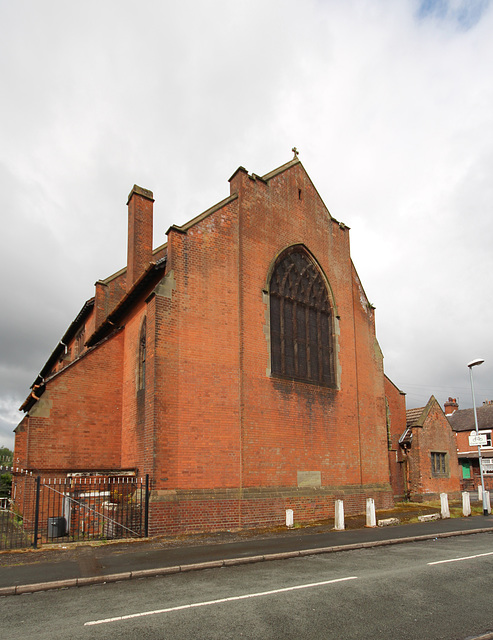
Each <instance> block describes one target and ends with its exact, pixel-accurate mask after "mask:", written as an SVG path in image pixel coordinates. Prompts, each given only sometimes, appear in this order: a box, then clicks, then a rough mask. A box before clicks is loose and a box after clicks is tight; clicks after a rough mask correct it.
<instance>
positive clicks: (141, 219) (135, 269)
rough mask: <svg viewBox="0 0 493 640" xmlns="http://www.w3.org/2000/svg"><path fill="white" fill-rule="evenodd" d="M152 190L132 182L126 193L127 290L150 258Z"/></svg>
mask: <svg viewBox="0 0 493 640" xmlns="http://www.w3.org/2000/svg"><path fill="white" fill-rule="evenodd" d="M153 202H154V198H153V197H152V191H149V189H143V188H142V187H138V186H137V185H136V184H134V186H133V189H132V191H131V192H130V193H129V195H128V201H127V205H128V251H127V291H129V290H130V289H131V288H132V286H133V285H134V283H135V281H136V280H138V278H139V277H140V276H141V275H142V273H143V272H144V270H145V268H146V267H147V265H148V264H149V262H150V261H151V258H152V224H153V221H152V207H153Z"/></svg>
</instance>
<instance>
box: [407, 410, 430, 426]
mask: <svg viewBox="0 0 493 640" xmlns="http://www.w3.org/2000/svg"><path fill="white" fill-rule="evenodd" d="M425 409H426V407H420V408H419V409H408V410H407V411H406V427H412V426H413V425H414V424H416V422H417V421H418V420H419V418H420V416H421V414H422V413H423V411H424V410H425Z"/></svg>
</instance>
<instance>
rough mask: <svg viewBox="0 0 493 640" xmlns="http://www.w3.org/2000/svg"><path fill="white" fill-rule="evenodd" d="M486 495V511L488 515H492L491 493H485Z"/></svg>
mask: <svg viewBox="0 0 493 640" xmlns="http://www.w3.org/2000/svg"><path fill="white" fill-rule="evenodd" d="M484 495H485V498H486V500H485V502H486V511H487V512H488V513H491V502H490V492H489V491H485V492H484Z"/></svg>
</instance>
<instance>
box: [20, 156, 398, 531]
mask: <svg viewBox="0 0 493 640" xmlns="http://www.w3.org/2000/svg"><path fill="white" fill-rule="evenodd" d="M229 182H230V195H229V196H228V197H227V198H225V199H224V200H223V201H222V202H220V203H219V204H217V205H215V206H213V207H211V208H210V209H208V210H207V211H205V212H204V213H202V214H200V215H199V216H197V217H196V218H194V219H193V220H191V221H190V222H188V223H187V224H184V225H182V226H172V227H170V229H169V230H168V232H167V242H166V243H165V244H163V245H161V246H160V247H158V248H157V249H154V250H153V249H152V244H151V243H152V211H153V201H154V200H153V194H152V192H151V191H148V190H146V189H142V188H140V187H137V186H134V188H133V189H132V191H131V193H130V195H129V198H128V224H129V238H128V261H127V266H126V268H124V269H122V270H121V271H118V272H117V273H115V274H114V275H112V276H110V277H108V278H106V279H104V280H101V281H98V282H97V283H96V290H95V296H94V298H93V299H91V300H89V301H88V302H87V303H86V304H85V305H84V306H83V308H82V310H81V312H80V313H79V315H78V316H77V318H76V319H75V320H74V322H73V323H72V325H71V326H70V327H69V329H68V330H67V332H66V333H65V335H64V337H63V338H62V341H61V342H60V344H59V345H58V346H57V347H56V349H55V350H54V352H53V353H52V355H51V356H50V358H49V359H48V361H47V363H46V365H45V366H44V367H43V369H42V370H41V372H40V374H39V376H38V377H37V379H36V381H35V382H34V384H33V387H32V392H31V394H30V396H29V397H28V398H27V399H26V401H25V403H24V404H23V406H22V409H23V410H24V411H25V412H26V415H25V418H24V419H23V420H22V422H21V423H20V425H19V426H18V427H17V429H16V444H15V456H16V459H17V460H16V462H17V464H19V465H21V466H22V467H23V468H27V469H31V470H33V471H35V472H37V473H41V474H43V475H50V474H53V473H56V474H58V475H60V474H70V473H78V474H86V475H97V474H100V475H105V474H106V475H107V474H111V473H127V474H138V475H141V474H146V473H148V474H149V475H150V477H151V483H152V494H151V512H150V531H151V533H164V532H179V531H201V530H207V529H209V530H210V529H225V528H232V527H251V526H258V525H265V524H279V523H281V522H283V521H284V518H285V509H287V508H292V509H293V510H294V516H295V520H298V521H308V520H315V519H319V518H326V517H328V516H332V515H333V505H334V500H335V499H336V498H343V499H344V502H345V510H346V512H347V513H351V512H360V511H362V510H364V505H365V499H366V498H367V497H373V498H375V501H376V505H377V508H382V507H388V506H390V505H391V504H392V501H393V498H392V489H391V485H390V479H389V462H388V438H387V426H386V403H385V391H384V374H383V358H382V353H381V351H380V348H379V345H378V342H377V340H376V337H375V317H374V309H373V307H372V305H371V304H370V303H369V302H368V299H367V297H366V295H365V292H364V290H363V287H362V285H361V282H360V280H359V277H358V275H357V273H356V270H355V268H354V265H353V263H352V261H351V256H350V249H349V230H348V228H347V227H346V226H345V225H344V224H343V223H342V222H338V221H337V220H335V219H334V218H333V217H332V216H331V215H330V213H329V211H328V210H327V208H326V207H325V205H324V203H323V202H322V200H321V198H320V196H319V194H318V192H317V190H316V188H315V187H314V185H313V184H312V182H311V180H310V178H309V176H308V175H307V173H306V171H305V169H304V168H303V166H302V164H301V162H300V161H299V159H298V158H297V157H296V156H295V158H294V159H293V160H292V161H291V162H288V163H287V164H285V165H283V166H281V167H280V168H278V169H276V170H274V171H272V172H270V173H268V174H267V175H264V176H262V177H260V176H257V175H256V174H249V173H248V172H247V171H246V170H245V169H244V168H243V167H240V168H239V169H238V170H237V171H236V172H235V173H234V174H233V176H232V177H231V178H230V181H229Z"/></svg>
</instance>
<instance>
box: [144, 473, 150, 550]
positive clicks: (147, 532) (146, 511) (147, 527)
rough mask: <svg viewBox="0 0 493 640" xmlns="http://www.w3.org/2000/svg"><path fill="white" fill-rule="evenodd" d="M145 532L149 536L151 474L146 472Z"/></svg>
mask: <svg viewBox="0 0 493 640" xmlns="http://www.w3.org/2000/svg"><path fill="white" fill-rule="evenodd" d="M144 533H145V537H146V538H147V537H149V474H148V473H146V496H145V513H144Z"/></svg>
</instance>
